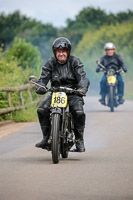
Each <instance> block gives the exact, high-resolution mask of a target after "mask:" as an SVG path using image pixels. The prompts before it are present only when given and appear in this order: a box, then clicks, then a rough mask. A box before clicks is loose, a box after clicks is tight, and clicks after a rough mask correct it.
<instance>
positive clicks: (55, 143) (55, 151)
mask: <svg viewBox="0 0 133 200" xmlns="http://www.w3.org/2000/svg"><path fill="white" fill-rule="evenodd" d="M51 131H52V143H51V145H52V160H53V163H55V164H56V163H59V158H60V137H59V133H60V114H56V113H55V114H53V115H52V130H51Z"/></svg>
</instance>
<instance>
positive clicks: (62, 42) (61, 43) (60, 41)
mask: <svg viewBox="0 0 133 200" xmlns="http://www.w3.org/2000/svg"><path fill="white" fill-rule="evenodd" d="M52 49H53V52H54V51H55V50H56V49H67V50H69V54H70V51H71V42H70V41H69V40H68V39H67V38H65V37H59V38H57V39H56V40H55V41H54V42H53V45H52ZM54 54H55V52H54Z"/></svg>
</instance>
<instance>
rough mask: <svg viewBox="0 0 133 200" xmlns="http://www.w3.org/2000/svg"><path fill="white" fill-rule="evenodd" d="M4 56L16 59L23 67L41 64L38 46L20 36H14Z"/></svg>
mask: <svg viewBox="0 0 133 200" xmlns="http://www.w3.org/2000/svg"><path fill="white" fill-rule="evenodd" d="M6 58H7V59H8V60H10V59H13V60H15V61H17V62H18V63H19V65H20V66H21V67H23V68H24V69H26V68H27V67H30V68H32V69H36V68H37V66H40V65H41V59H40V52H39V51H38V48H37V47H35V46H33V45H32V44H30V43H28V42H26V41H25V39H21V38H15V40H14V43H13V45H12V47H11V48H10V49H9V50H8V51H7V52H6Z"/></svg>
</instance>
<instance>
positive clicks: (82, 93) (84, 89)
mask: <svg viewBox="0 0 133 200" xmlns="http://www.w3.org/2000/svg"><path fill="white" fill-rule="evenodd" d="M86 92H87V88H79V89H77V94H79V95H81V96H85V94H86Z"/></svg>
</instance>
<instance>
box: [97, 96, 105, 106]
mask: <svg viewBox="0 0 133 200" xmlns="http://www.w3.org/2000/svg"><path fill="white" fill-rule="evenodd" d="M99 101H100V102H101V104H103V105H106V104H105V95H102V96H101V99H99Z"/></svg>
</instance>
